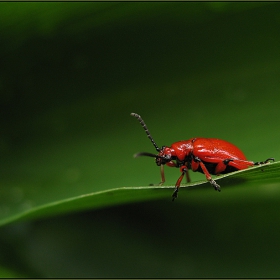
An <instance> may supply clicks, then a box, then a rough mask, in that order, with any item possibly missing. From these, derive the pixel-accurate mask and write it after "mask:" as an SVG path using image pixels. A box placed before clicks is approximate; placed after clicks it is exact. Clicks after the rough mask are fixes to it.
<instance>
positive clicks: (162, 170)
mask: <svg viewBox="0 0 280 280" xmlns="http://www.w3.org/2000/svg"><path fill="white" fill-rule="evenodd" d="M160 175H161V182H160V183H159V185H160V186H161V185H162V184H163V183H164V182H165V176H164V165H163V164H162V165H161V166H160Z"/></svg>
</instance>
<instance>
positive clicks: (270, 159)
mask: <svg viewBox="0 0 280 280" xmlns="http://www.w3.org/2000/svg"><path fill="white" fill-rule="evenodd" d="M269 161H274V158H268V159H267V160H265V161H258V162H254V165H260V164H266V163H269Z"/></svg>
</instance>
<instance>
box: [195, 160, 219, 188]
mask: <svg viewBox="0 0 280 280" xmlns="http://www.w3.org/2000/svg"><path fill="white" fill-rule="evenodd" d="M194 161H196V162H197V163H198V164H199V166H200V167H201V169H202V171H203V173H204V175H205V176H206V179H207V180H208V181H209V183H210V184H211V185H212V186H213V187H214V189H215V190H216V191H219V192H220V191H221V187H220V185H218V184H217V183H216V181H215V180H213V179H212V177H211V175H210V173H209V171H208V170H207V168H206V166H205V165H204V163H203V162H202V161H201V159H200V158H198V157H195V158H194Z"/></svg>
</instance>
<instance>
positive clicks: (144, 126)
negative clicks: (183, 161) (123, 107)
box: [130, 113, 160, 152]
mask: <svg viewBox="0 0 280 280" xmlns="http://www.w3.org/2000/svg"><path fill="white" fill-rule="evenodd" d="M130 115H131V116H133V117H135V118H136V119H138V121H139V122H140V124H141V125H142V127H143V128H144V130H145V132H146V134H147V136H148V138H149V139H150V140H151V142H152V143H153V145H154V146H155V148H156V150H157V151H158V152H160V148H159V147H158V145H157V144H156V142H155V141H154V139H153V137H152V136H151V134H150V132H149V130H148V128H147V126H146V124H145V123H144V121H143V119H142V118H141V116H140V115H138V114H135V113H131V114H130Z"/></svg>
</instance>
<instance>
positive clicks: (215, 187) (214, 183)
mask: <svg viewBox="0 0 280 280" xmlns="http://www.w3.org/2000/svg"><path fill="white" fill-rule="evenodd" d="M209 182H210V184H211V185H212V186H213V187H214V189H215V191H219V192H220V191H221V187H220V185H218V184H217V183H216V181H214V180H213V179H210V181H209Z"/></svg>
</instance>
